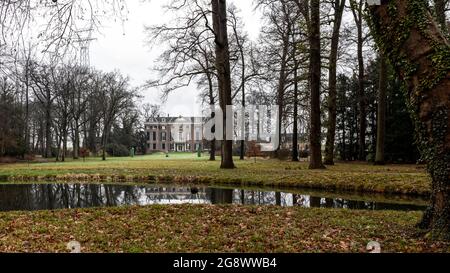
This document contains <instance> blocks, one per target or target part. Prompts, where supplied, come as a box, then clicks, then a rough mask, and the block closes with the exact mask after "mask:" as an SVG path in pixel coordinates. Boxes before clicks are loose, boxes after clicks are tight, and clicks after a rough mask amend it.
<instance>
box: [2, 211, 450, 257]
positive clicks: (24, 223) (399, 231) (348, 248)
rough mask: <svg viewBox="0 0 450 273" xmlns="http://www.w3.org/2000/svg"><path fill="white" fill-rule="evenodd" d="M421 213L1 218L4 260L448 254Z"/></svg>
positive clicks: (88, 213)
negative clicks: (59, 255)
mask: <svg viewBox="0 0 450 273" xmlns="http://www.w3.org/2000/svg"><path fill="white" fill-rule="evenodd" d="M419 218H420V213H419V212H393V211H355V210H342V209H341V210H335V209H313V208H311V209H304V208H282V207H275V206H262V207H243V206H231V205H229V206H211V205H176V206H159V205H154V206H148V207H121V208H102V209H81V210H80V209H76V210H56V211H39V212H9V213H0V252H67V250H66V244H67V243H68V242H69V241H72V240H76V241H79V242H80V243H81V245H82V252H366V245H367V243H368V242H369V241H377V242H379V243H380V244H381V248H382V252H448V251H450V245H449V244H448V243H444V242H434V241H428V239H426V236H425V237H424V236H422V235H421V234H419V233H417V230H416V229H415V228H414V227H413V226H414V224H415V223H416V222H417V221H418V220H419Z"/></svg>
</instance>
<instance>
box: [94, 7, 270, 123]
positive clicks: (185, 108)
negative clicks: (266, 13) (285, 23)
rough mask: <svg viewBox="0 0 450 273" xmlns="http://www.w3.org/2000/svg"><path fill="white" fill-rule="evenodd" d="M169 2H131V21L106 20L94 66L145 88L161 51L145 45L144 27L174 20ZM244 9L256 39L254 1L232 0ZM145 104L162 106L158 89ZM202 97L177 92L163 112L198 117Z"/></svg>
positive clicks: (257, 25) (188, 91)
mask: <svg viewBox="0 0 450 273" xmlns="http://www.w3.org/2000/svg"><path fill="white" fill-rule="evenodd" d="M166 1H169V0H152V1H150V2H147V1H146V2H142V1H138V0H133V1H127V5H128V6H127V7H128V10H129V16H128V21H126V22H125V23H124V24H123V25H122V22H120V21H116V22H115V21H114V19H110V20H109V21H103V22H102V24H103V29H102V33H101V34H96V38H97V40H95V41H93V42H92V44H91V47H90V59H91V66H94V67H96V68H98V69H101V70H104V71H112V70H114V69H119V70H120V71H121V72H122V73H123V74H124V75H128V76H129V77H130V78H131V80H132V81H131V82H132V84H133V85H135V86H139V85H142V84H143V83H144V82H145V81H146V80H148V79H150V78H151V71H150V68H151V67H152V64H153V62H154V61H155V60H156V58H157V57H158V54H159V53H160V50H161V49H158V48H157V47H156V46H155V47H154V48H153V49H152V50H150V48H149V47H148V46H146V45H145V43H144V40H145V34H144V25H154V24H161V23H164V22H167V23H168V21H167V18H168V17H170V16H168V15H167V14H165V13H164V10H163V8H162V5H163V4H164V3H167V2H166ZM229 2H234V4H235V5H236V6H237V7H238V8H239V9H241V10H242V13H241V15H242V16H243V20H244V22H245V29H246V31H247V32H248V34H249V36H250V38H251V39H256V38H257V37H258V35H259V30H260V25H261V24H260V17H261V16H260V14H259V13H258V12H255V11H254V8H253V6H252V2H253V1H252V0H240V1H239V0H230V1H229ZM142 95H143V96H144V98H143V100H142V102H150V103H154V104H155V103H156V104H161V102H160V99H159V97H160V95H159V92H158V90H157V89H148V90H145V91H144V92H143V93H142ZM198 109H199V105H198V96H197V91H196V88H195V86H191V87H187V88H183V89H180V90H177V91H175V92H173V93H172V94H171V95H170V96H169V98H168V100H167V102H166V103H165V104H163V111H164V112H165V113H167V114H170V115H172V116H178V115H185V116H191V115H197V114H198Z"/></svg>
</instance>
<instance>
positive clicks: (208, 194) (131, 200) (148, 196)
mask: <svg viewBox="0 0 450 273" xmlns="http://www.w3.org/2000/svg"><path fill="white" fill-rule="evenodd" d="M184 203H190V204H242V205H277V206H300V207H325V208H344V209H369V210H380V209H390V210H421V209H423V207H422V206H420V205H407V204H392V203H379V202H367V201H357V200H347V199H342V198H323V197H320V196H310V195H302V194H296V193H284V192H279V191H276V192H275V191H263V190H261V191H258V190H245V189H235V190H233V189H220V188H206V187H177V186H170V187H169V186H161V185H158V186H128V185H99V184H87V185H82V184H24V185H17V184H13V185H11V184H5V185H0V211H11V210H44V209H45V210H52V209H62V208H87V207H103V206H121V205H151V204H167V205H170V204H184Z"/></svg>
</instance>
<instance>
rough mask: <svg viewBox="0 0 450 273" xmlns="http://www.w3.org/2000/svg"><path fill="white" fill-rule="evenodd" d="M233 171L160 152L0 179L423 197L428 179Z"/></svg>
mask: <svg viewBox="0 0 450 273" xmlns="http://www.w3.org/2000/svg"><path fill="white" fill-rule="evenodd" d="M235 163H236V166H237V169H233V170H221V169H219V164H220V160H218V161H215V162H210V161H208V157H207V156H206V155H205V156H203V157H201V158H198V157H197V156H196V154H171V155H170V157H169V158H166V157H165V156H164V155H163V154H155V155H150V156H141V157H135V158H109V159H108V160H107V161H105V162H103V161H101V160H100V159H98V158H89V159H87V161H86V162H83V161H82V160H78V161H71V162H65V163H54V162H52V163H34V164H27V163H21V164H3V165H0V181H14V182H28V181H69V182H74V181H79V182H152V183H154V182H159V183H169V182H178V183H186V182H187V183H202V184H230V185H259V186H263V185H264V186H283V187H305V188H314V189H326V190H348V191H355V192H372V193H401V194H411V195H423V196H426V195H428V194H429V193H430V186H429V184H430V178H429V177H428V175H427V174H426V172H425V169H424V167H423V166H418V165H387V166H373V165H370V164H366V163H338V164H336V165H335V166H329V167H328V168H327V169H326V170H308V163H307V162H302V163H295V162H288V161H279V160H264V159H258V160H257V161H256V162H255V161H254V160H253V159H248V160H245V161H240V160H238V159H236V160H235Z"/></svg>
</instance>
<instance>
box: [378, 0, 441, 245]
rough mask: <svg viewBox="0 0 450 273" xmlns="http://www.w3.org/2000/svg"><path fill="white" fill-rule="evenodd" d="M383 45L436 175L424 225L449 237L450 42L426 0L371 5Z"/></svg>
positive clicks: (433, 174)
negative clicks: (397, 76)
mask: <svg viewBox="0 0 450 273" xmlns="http://www.w3.org/2000/svg"><path fill="white" fill-rule="evenodd" d="M370 12H371V16H370V18H371V24H370V25H371V29H372V33H373V34H374V37H375V39H376V42H377V44H378V46H379V47H380V48H381V50H382V51H383V53H384V54H385V56H387V57H388V58H389V61H390V63H391V64H392V65H393V66H394V68H395V70H396V71H397V72H398V74H399V75H400V77H401V78H402V79H403V80H404V81H405V90H406V97H407V101H408V104H409V105H410V110H411V114H412V117H413V120H414V121H415V126H416V138H417V140H418V143H419V146H420V151H421V153H422V156H423V157H424V158H425V159H426V160H427V164H428V171H429V173H430V174H431V178H432V184H431V190H432V194H431V205H430V207H429V208H428V209H427V210H426V212H425V213H424V216H423V219H422V222H421V223H420V225H419V226H420V227H421V228H425V229H430V230H431V235H432V236H433V237H438V238H446V239H450V44H449V42H448V41H447V40H446V38H445V36H444V34H443V33H442V32H441V31H440V28H439V27H438V25H437V23H436V22H435V21H434V19H433V17H432V15H431V14H430V12H429V10H428V7H427V2H426V1H420V0H397V1H389V2H388V3H385V2H382V5H380V6H373V7H371V8H370Z"/></svg>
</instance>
